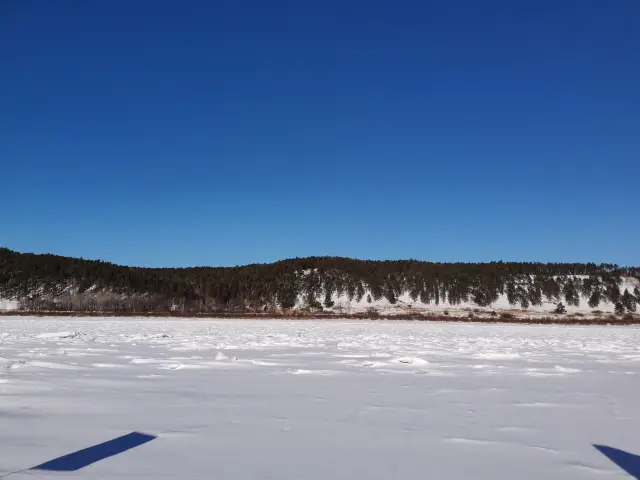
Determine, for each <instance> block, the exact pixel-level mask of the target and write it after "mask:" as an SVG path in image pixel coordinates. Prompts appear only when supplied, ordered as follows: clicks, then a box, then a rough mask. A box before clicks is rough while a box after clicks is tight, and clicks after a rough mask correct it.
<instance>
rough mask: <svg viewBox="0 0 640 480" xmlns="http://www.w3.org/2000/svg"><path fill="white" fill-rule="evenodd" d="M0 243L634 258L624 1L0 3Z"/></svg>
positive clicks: (635, 78) (639, 87) (265, 252)
mask: <svg viewBox="0 0 640 480" xmlns="http://www.w3.org/2000/svg"><path fill="white" fill-rule="evenodd" d="M0 66H1V68H0V205H1V206H2V214H1V216H0V245H3V246H6V247H8V248H12V249H16V250H19V251H34V252H51V253H57V254H61V255H70V256H82V257H85V258H101V259H105V260H108V261H113V262H116V263H123V264H130V265H147V266H188V265H235V264H246V263H253V262H269V261H273V260H277V259H282V258H290V257H296V256H308V255H340V256H351V257H358V258H375V259H396V258H409V257H412V258H417V259H422V260H434V261H489V260H500V259H501V260H527V261H534V260H535V261H594V262H603V261H604V262H615V263H619V264H623V265H631V264H634V265H638V264H640V188H638V184H639V180H640V165H639V161H640V2H638V1H637V0H616V1H610V0H599V1H596V0H561V1H559V0H519V1H513V0H503V1H495V0H483V1H478V0H439V1H429V0H416V1H404V0H398V1H388V0H384V1H378V0H366V1H360V0H341V1H334V0H323V1H316V2H312V1H299V2H296V1H286V2H283V1H279V0H270V1H264V0H224V1H215V2H213V1H204V0H203V1H179V0H175V1H163V0H153V1H152V0H146V1H145V0H120V1H115V0H56V1H49V0H33V1H22V0H3V1H1V2H0Z"/></svg>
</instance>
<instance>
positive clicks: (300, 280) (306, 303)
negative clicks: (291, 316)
mask: <svg viewBox="0 0 640 480" xmlns="http://www.w3.org/2000/svg"><path fill="white" fill-rule="evenodd" d="M623 277H633V278H636V279H637V278H640V268H638V267H624V268H622V267H618V266H617V265H612V264H600V265H596V264H593V263H526V262H491V263H432V262H423V261H417V260H400V261H370V260H354V259H350V258H341V257H309V258H294V259H290V260H282V261H279V262H275V263H271V264H254V265H246V266H239V267H193V268H139V267H126V266H120V265H114V264H111V263H107V262H103V261H95V260H84V259H79V258H71V257H62V256H57V255H50V254H30V253H18V252H15V251H12V250H9V249H6V248H3V249H0V297H1V298H5V299H14V300H16V301H17V302H18V304H19V308H21V309H24V310H30V311H107V312H167V311H179V312H194V313H198V312H238V313H246V312H274V311H277V310H279V311H283V310H284V311H286V310H290V309H294V308H296V309H298V310H304V311H309V312H320V311H323V310H324V311H326V310H330V309H331V308H332V307H333V306H334V299H335V296H336V295H340V296H344V297H346V298H348V299H349V300H353V301H357V302H362V301H363V300H364V301H368V302H370V303H371V302H374V301H377V300H380V299H386V300H387V301H388V302H389V303H390V304H394V303H395V302H397V300H398V298H399V297H400V296H402V295H405V296H406V295H407V294H408V295H409V297H410V298H411V299H412V300H413V301H415V302H422V303H425V304H433V305H438V304H440V303H444V302H448V304H452V305H455V304H460V303H462V302H472V303H473V304H474V305H477V306H479V307H489V306H491V304H492V303H494V302H495V301H496V300H497V299H498V298H499V297H500V296H501V295H506V298H507V299H508V302H509V304H510V305H513V306H514V307H517V308H522V309H526V308H529V307H530V306H535V305H540V304H541V303H542V302H543V301H547V302H548V301H551V302H554V303H555V302H557V303H559V304H562V308H564V305H567V306H571V305H577V304H578V303H579V302H580V299H581V298H583V299H586V302H588V306H589V307H590V308H594V309H596V308H597V307H598V305H600V303H601V302H611V303H613V304H615V306H616V312H617V313H624V312H635V310H636V304H637V303H639V302H640V291H639V290H638V287H636V288H635V289H634V290H632V291H629V289H624V290H621V288H620V285H621V279H622V278H623Z"/></svg>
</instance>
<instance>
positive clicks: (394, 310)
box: [296, 275, 640, 318]
mask: <svg viewBox="0 0 640 480" xmlns="http://www.w3.org/2000/svg"><path fill="white" fill-rule="evenodd" d="M576 277H586V275H582V276H580V275H576ZM636 287H640V281H639V280H638V279H636V278H631V277H623V278H622V281H621V283H620V284H619V288H620V293H624V291H625V289H626V290H629V293H632V294H633V292H634V289H635V288H636ZM369 299H371V301H370V302H369ZM317 300H318V302H319V303H320V304H323V309H324V311H327V312H335V313H344V314H355V313H367V312H370V313H378V314H382V315H393V314H401V313H418V314H434V315H443V314H445V313H446V314H448V315H451V316H454V317H463V316H467V315H469V313H477V314H489V313H491V312H494V311H495V312H497V313H501V312H505V311H508V312H510V313H513V314H516V315H517V316H519V317H523V318H526V317H540V316H541V315H550V314H552V313H553V312H554V311H555V309H556V306H557V304H558V302H562V303H563V304H564V305H565V308H566V311H567V314H570V315H571V314H581V315H584V316H594V315H595V313H594V310H595V311H597V312H596V313H598V312H600V313H602V314H609V313H613V312H614V304H613V303H611V302H609V301H605V300H604V299H602V300H601V301H600V304H599V305H598V306H597V307H595V308H591V307H589V304H588V301H589V299H588V298H587V297H585V296H584V295H580V304H579V305H578V306H573V305H568V304H567V302H566V301H565V299H564V298H560V299H559V300H558V301H553V302H551V301H545V299H544V297H543V302H542V304H541V305H530V306H529V307H528V308H526V309H523V308H521V306H520V305H519V304H516V305H511V304H509V301H508V299H507V295H506V294H501V295H499V297H498V299H497V300H496V301H495V302H493V303H492V304H491V305H489V306H488V307H479V306H478V305H477V304H475V303H474V302H471V301H466V302H460V303H457V304H454V303H450V302H449V301H448V299H447V300H445V301H440V302H439V303H438V304H436V303H424V302H422V301H421V300H420V299H417V300H413V299H412V298H411V296H410V295H409V293H408V292H405V293H403V294H402V295H400V296H398V298H397V301H396V303H391V302H390V301H389V300H388V299H387V298H386V297H382V298H379V299H377V300H376V299H374V298H373V295H371V292H370V291H369V290H368V289H365V293H364V295H363V296H362V298H361V299H360V300H358V299H357V298H352V299H349V296H348V295H347V293H346V292H343V293H341V294H337V293H333V294H332V296H331V300H332V301H333V306H332V307H325V306H324V297H317ZM306 302H307V300H306V296H305V295H300V296H299V297H298V299H297V302H296V308H298V309H301V308H304V307H305V306H306V304H307V303H306Z"/></svg>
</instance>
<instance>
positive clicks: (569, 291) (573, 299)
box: [563, 278, 580, 307]
mask: <svg viewBox="0 0 640 480" xmlns="http://www.w3.org/2000/svg"><path fill="white" fill-rule="evenodd" d="M563 293H564V299H565V300H566V301H567V304H569V305H573V306H574V307H578V306H579V305H580V295H579V294H578V289H577V288H576V285H575V283H574V281H573V279H572V278H570V279H569V280H567V282H566V283H565V284H564V288H563Z"/></svg>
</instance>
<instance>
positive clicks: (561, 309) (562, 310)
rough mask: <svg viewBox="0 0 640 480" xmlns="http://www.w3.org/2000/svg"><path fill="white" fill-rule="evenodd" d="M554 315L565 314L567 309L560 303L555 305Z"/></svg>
mask: <svg viewBox="0 0 640 480" xmlns="http://www.w3.org/2000/svg"><path fill="white" fill-rule="evenodd" d="M555 313H559V314H563V313H567V308H566V307H565V306H564V304H563V303H562V302H560V303H558V305H556V310H555Z"/></svg>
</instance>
